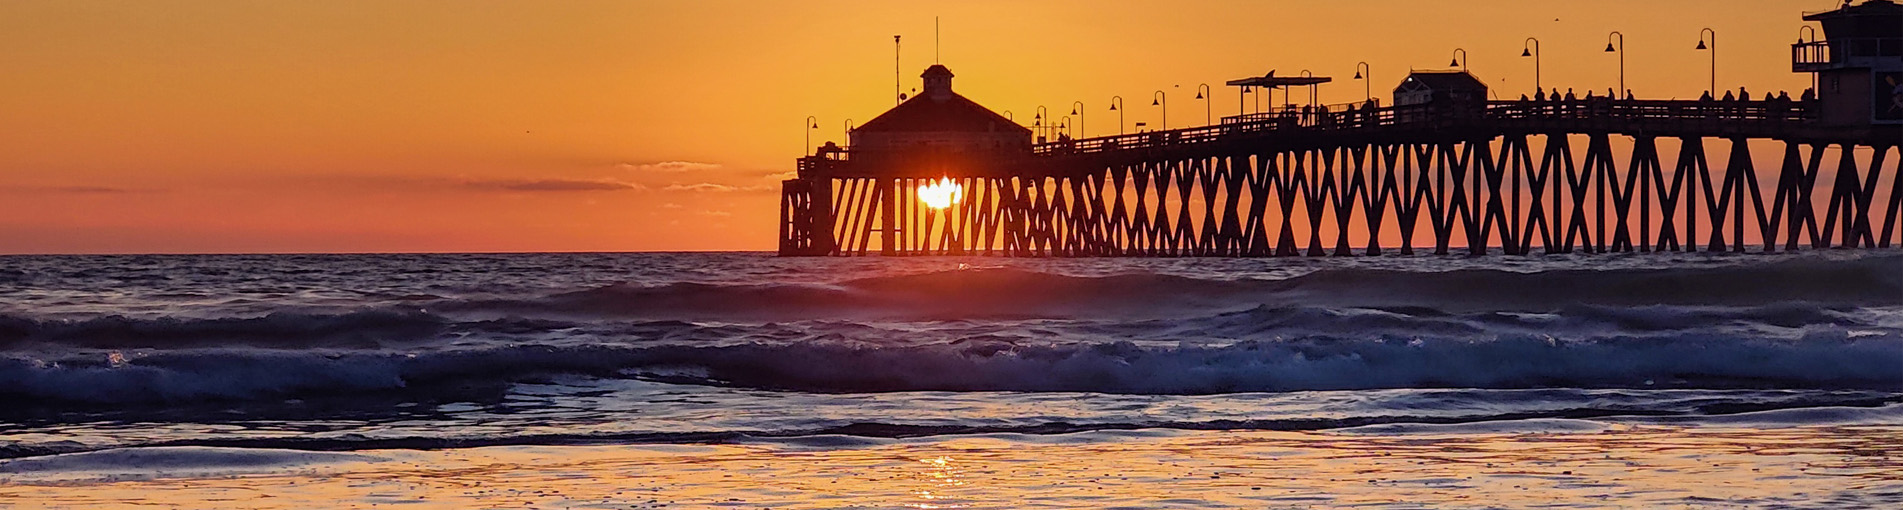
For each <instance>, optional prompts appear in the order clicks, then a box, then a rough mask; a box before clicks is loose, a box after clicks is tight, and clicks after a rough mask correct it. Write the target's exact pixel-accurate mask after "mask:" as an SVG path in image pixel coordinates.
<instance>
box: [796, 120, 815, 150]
mask: <svg viewBox="0 0 1903 510" xmlns="http://www.w3.org/2000/svg"><path fill="white" fill-rule="evenodd" d="M815 129H819V117H814V116H811V115H807V116H806V147H805V148H802V149H800V155H802V156H804V155H807V154H810V153H811V152H810V151H812V150H813V130H815Z"/></svg>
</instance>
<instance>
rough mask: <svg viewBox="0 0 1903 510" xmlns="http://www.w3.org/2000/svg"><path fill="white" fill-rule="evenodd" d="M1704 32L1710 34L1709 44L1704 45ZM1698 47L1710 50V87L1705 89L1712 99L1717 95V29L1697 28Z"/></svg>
mask: <svg viewBox="0 0 1903 510" xmlns="http://www.w3.org/2000/svg"><path fill="white" fill-rule="evenodd" d="M1705 34H1711V45H1710V46H1706V45H1705ZM1698 49H1701V50H1708V51H1710V52H1711V88H1710V89H1706V92H1705V93H1707V94H1711V97H1712V98H1713V99H1716V98H1717V97H1718V31H1717V30H1712V29H1709V28H1701V29H1699V30H1698Z"/></svg>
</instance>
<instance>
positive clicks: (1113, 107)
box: [1110, 96, 1127, 136]
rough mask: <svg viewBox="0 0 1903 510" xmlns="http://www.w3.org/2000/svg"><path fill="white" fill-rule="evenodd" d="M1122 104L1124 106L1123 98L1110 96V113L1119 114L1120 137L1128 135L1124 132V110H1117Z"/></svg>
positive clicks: (1118, 128)
mask: <svg viewBox="0 0 1903 510" xmlns="http://www.w3.org/2000/svg"><path fill="white" fill-rule="evenodd" d="M1121 104H1123V96H1110V111H1113V112H1117V135H1118V136H1122V135H1124V134H1127V133H1126V132H1125V131H1124V130H1123V126H1124V125H1125V124H1124V123H1123V110H1120V109H1117V106H1118V105H1121Z"/></svg>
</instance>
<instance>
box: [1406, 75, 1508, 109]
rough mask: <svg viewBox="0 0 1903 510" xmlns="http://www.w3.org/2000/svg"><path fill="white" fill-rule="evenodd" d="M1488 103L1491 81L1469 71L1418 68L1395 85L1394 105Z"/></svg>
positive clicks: (1481, 104)
mask: <svg viewBox="0 0 1903 510" xmlns="http://www.w3.org/2000/svg"><path fill="white" fill-rule="evenodd" d="M1423 104H1467V105H1477V106H1483V107H1484V106H1485V105H1486V104H1487V84H1485V83H1481V82H1480V79H1478V78H1474V76H1473V75H1471V74H1467V72H1466V71H1414V72H1412V73H1408V75H1407V79H1404V80H1401V84H1400V85H1399V86H1396V87H1394V106H1412V105H1423Z"/></svg>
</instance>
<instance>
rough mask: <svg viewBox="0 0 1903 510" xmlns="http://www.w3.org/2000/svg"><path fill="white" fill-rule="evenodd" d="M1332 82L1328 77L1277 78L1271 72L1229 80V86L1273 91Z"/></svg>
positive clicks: (1332, 79) (1273, 72)
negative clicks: (1261, 88) (1270, 89)
mask: <svg viewBox="0 0 1903 510" xmlns="http://www.w3.org/2000/svg"><path fill="white" fill-rule="evenodd" d="M1330 81H1334V78H1329V77H1327V76H1276V75H1275V71H1269V74H1266V75H1262V76H1257V77H1253V78H1243V79H1240V80H1229V81H1228V82H1227V84H1228V85H1229V86H1231V87H1268V88H1272V89H1273V88H1284V87H1293V86H1301V85H1314V84H1317V83H1328V82H1330Z"/></svg>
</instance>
